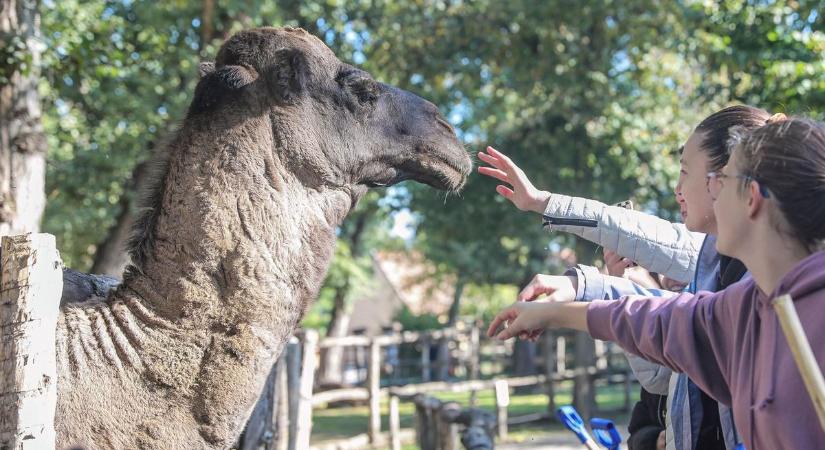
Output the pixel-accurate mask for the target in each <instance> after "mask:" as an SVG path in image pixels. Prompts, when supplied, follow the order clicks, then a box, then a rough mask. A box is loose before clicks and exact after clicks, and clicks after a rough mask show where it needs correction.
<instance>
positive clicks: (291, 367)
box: [286, 337, 301, 450]
mask: <svg viewBox="0 0 825 450" xmlns="http://www.w3.org/2000/svg"><path fill="white" fill-rule="evenodd" d="M286 375H287V384H288V385H289V388H287V396H288V401H287V405H288V407H287V413H288V416H289V418H288V420H287V423H288V424H289V433H288V437H287V444H288V450H298V446H297V442H296V440H295V438H296V436H297V435H298V405H299V404H300V403H301V344H300V341H298V339H297V338H295V337H292V339H290V340H289V345H288V346H287V355H286Z"/></svg>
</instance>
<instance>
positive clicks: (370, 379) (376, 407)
mask: <svg viewBox="0 0 825 450" xmlns="http://www.w3.org/2000/svg"><path fill="white" fill-rule="evenodd" d="M367 385H368V389H369V400H370V404H369V406H370V408H369V428H368V433H369V435H370V442H371V443H372V444H373V445H375V444H376V443H377V442H378V435H379V434H381V346H380V345H379V344H378V342H375V341H373V342H372V344H370V365H369V372H368V373H367Z"/></svg>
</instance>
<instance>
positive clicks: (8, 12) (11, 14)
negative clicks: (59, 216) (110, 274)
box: [0, 0, 46, 235]
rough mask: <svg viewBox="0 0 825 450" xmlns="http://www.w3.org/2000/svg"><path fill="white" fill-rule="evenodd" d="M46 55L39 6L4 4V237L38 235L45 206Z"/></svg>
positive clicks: (0, 41) (0, 165)
mask: <svg viewBox="0 0 825 450" xmlns="http://www.w3.org/2000/svg"><path fill="white" fill-rule="evenodd" d="M42 50H43V48H42V43H41V42H40V15H39V12H38V10H37V2H35V1H26V0H22V1H16V0H0V235H7V234H17V233H23V232H32V231H38V230H39V229H40V219H41V217H42V215H43V208H44V206H45V203H46V198H45V193H44V188H43V185H44V177H45V172H46V171H45V169H46V139H45V136H44V134H43V126H42V123H41V109H40V95H39V94H38V90H37V87H38V82H39V79H40V67H41V64H40V57H41V52H42Z"/></svg>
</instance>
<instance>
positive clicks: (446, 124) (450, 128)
mask: <svg viewBox="0 0 825 450" xmlns="http://www.w3.org/2000/svg"><path fill="white" fill-rule="evenodd" d="M435 121H436V122H438V124H439V125H441V126H442V127H444V128H446V129H447V131H448V132H450V134H455V129H454V128H453V126H452V125H450V122H447V121H446V120H445V119H444V118H443V117H441V116H440V115H438V116H435Z"/></svg>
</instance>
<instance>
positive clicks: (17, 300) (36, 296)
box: [0, 234, 63, 450]
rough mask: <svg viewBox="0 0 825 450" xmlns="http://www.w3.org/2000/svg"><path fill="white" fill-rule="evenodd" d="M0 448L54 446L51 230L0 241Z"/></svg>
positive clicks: (56, 278) (59, 284)
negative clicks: (0, 338)
mask: <svg viewBox="0 0 825 450" xmlns="http://www.w3.org/2000/svg"><path fill="white" fill-rule="evenodd" d="M0 253H2V254H0V264H1V265H2V275H0V336H2V342H1V343H0V358H2V380H0V448H3V449H9V450H16V449H37V450H40V449H54V447H55V433H54V415H55V408H56V406H57V387H56V386H57V367H56V366H57V355H56V353H55V331H56V328H57V317H58V313H59V310H60V297H61V293H62V290H63V267H62V266H63V264H62V262H61V260H60V255H59V253H58V252H57V248H56V246H55V239H54V236H52V235H50V234H23V235H17V236H3V238H2V243H0Z"/></svg>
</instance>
